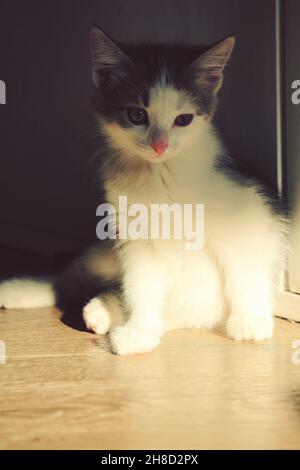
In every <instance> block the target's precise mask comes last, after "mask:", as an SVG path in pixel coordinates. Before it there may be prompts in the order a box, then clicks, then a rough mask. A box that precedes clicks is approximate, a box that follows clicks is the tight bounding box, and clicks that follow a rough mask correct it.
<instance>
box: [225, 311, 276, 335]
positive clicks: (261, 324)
mask: <svg viewBox="0 0 300 470" xmlns="http://www.w3.org/2000/svg"><path fill="white" fill-rule="evenodd" d="M227 334H228V336H229V337H230V338H232V339H235V340H238V341H242V340H246V341H261V340H263V339H267V338H271V337H272V334H273V318H272V317H270V316H266V315H262V316H259V315H255V316H254V315H253V316H251V317H247V318H245V317H241V316H232V317H230V318H229V319H228V322H227Z"/></svg>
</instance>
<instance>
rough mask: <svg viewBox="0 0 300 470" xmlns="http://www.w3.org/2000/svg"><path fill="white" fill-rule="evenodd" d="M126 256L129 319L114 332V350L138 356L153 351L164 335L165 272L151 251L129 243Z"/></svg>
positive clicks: (112, 335)
mask: <svg viewBox="0 0 300 470" xmlns="http://www.w3.org/2000/svg"><path fill="white" fill-rule="evenodd" d="M123 254H124V258H123V259H124V263H123V268H124V278H123V283H124V296H125V301H126V305H127V307H128V311H129V312H130V317H129V320H128V321H127V322H126V324H125V325H124V326H121V327H117V328H113V329H112V332H111V346H112V351H113V352H114V353H116V354H120V355H125V354H136V353H144V352H148V351H151V350H152V349H154V348H155V347H156V346H158V344H159V342H160V337H161V335H162V332H163V324H162V313H163V301H164V295H165V291H166V279H167V276H166V273H165V271H164V268H163V266H162V264H161V263H160V261H159V259H157V257H156V256H155V253H153V252H152V251H151V249H150V248H149V247H147V246H145V245H143V244H142V243H130V244H128V245H127V246H126V251H125V253H123Z"/></svg>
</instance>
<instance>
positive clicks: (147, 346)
mask: <svg viewBox="0 0 300 470" xmlns="http://www.w3.org/2000/svg"><path fill="white" fill-rule="evenodd" d="M110 342H111V348H112V352H113V353H115V354H119V355H121V356H124V355H126V354H138V353H145V352H149V351H152V349H154V348H156V347H157V346H158V345H159V343H160V338H159V336H158V335H157V336H156V335H153V334H151V333H149V332H147V331H140V330H137V329H134V328H131V327H128V326H120V327H116V328H113V329H112V331H111V332H110Z"/></svg>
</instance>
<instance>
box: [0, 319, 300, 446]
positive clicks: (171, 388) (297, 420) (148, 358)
mask: <svg viewBox="0 0 300 470" xmlns="http://www.w3.org/2000/svg"><path fill="white" fill-rule="evenodd" d="M59 318H60V315H59V312H58V311H57V310H40V311H33V310H32V311H26V312H17V311H10V312H8V311H0V339H1V340H2V341H5V343H6V348H7V362H6V364H5V365H0V377H1V388H0V407H1V411H0V447H1V449H206V448H207V449H244V448H247V449H249V448H259V449H300V365H298V366H297V365H294V364H293V363H292V361H291V356H292V352H293V349H292V347H291V344H292V342H293V341H294V340H297V339H300V325H298V324H292V323H288V322H287V321H285V320H277V323H276V333H275V336H274V338H273V339H272V340H270V341H265V342H262V343H257V344H250V343H248V344H247V343H244V344H241V343H235V342H233V341H231V340H229V339H227V338H225V337H223V336H222V335H220V334H216V333H209V332H203V331H202V332H199V331H178V332H172V333H169V334H168V335H166V336H165V338H164V340H163V344H162V345H161V347H159V348H158V349H157V350H156V351H154V352H152V353H151V354H148V355H140V356H133V357H117V356H113V355H112V354H111V353H110V351H109V345H108V340H107V338H103V339H99V338H97V337H96V336H94V335H92V334H89V333H86V332H80V331H77V330H74V329H72V328H69V327H68V326H66V325H64V324H62V323H61V322H60V320H59Z"/></svg>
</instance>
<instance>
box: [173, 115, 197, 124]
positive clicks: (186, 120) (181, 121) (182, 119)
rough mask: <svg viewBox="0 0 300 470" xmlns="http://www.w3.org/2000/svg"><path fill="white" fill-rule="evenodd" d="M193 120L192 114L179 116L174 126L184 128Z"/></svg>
mask: <svg viewBox="0 0 300 470" xmlns="http://www.w3.org/2000/svg"><path fill="white" fill-rule="evenodd" d="M193 119H194V115H193V114H180V115H179V116H177V118H176V119H175V121H174V125H175V126H180V127H186V126H188V125H189V124H191V122H192V120H193Z"/></svg>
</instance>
